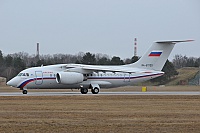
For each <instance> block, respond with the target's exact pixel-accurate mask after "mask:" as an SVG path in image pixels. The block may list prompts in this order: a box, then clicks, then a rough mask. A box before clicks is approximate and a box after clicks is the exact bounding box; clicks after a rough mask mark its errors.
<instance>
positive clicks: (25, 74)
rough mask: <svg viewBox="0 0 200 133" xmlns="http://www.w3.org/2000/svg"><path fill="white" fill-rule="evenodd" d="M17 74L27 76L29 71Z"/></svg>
mask: <svg viewBox="0 0 200 133" xmlns="http://www.w3.org/2000/svg"><path fill="white" fill-rule="evenodd" d="M17 76H29V73H19V74H18V75H17Z"/></svg>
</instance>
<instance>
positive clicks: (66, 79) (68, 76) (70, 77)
mask: <svg viewBox="0 0 200 133" xmlns="http://www.w3.org/2000/svg"><path fill="white" fill-rule="evenodd" d="M83 80H84V76H83V74H81V73H77V72H60V73H57V74H56V82H57V83H58V84H77V83H81V82H83Z"/></svg>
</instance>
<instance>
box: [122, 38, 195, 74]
mask: <svg viewBox="0 0 200 133" xmlns="http://www.w3.org/2000/svg"><path fill="white" fill-rule="evenodd" d="M190 41H193V40H182V41H157V42H154V43H153V44H152V45H151V47H150V48H149V49H148V50H147V52H146V53H145V54H144V55H143V56H142V57H141V58H140V59H139V60H138V61H137V62H135V63H132V64H129V65H125V66H129V67H138V68H143V69H152V70H157V71H161V70H162V68H163V66H164V65H165V62H166V60H167V59H168V57H169V55H170V53H171V51H172V49H173V48H174V45H175V44H176V43H179V42H190Z"/></svg>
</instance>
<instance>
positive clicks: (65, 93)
mask: <svg viewBox="0 0 200 133" xmlns="http://www.w3.org/2000/svg"><path fill="white" fill-rule="evenodd" d="M73 95H86V96H90V95H200V92H199V91H184V92H178V91H177V92H100V93H99V94H92V93H91V92H89V93H88V94H81V93H80V92H28V94H22V93H21V92H6V93H5V92H3V93H0V96H73Z"/></svg>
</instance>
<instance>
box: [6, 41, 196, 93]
mask: <svg viewBox="0 0 200 133" xmlns="http://www.w3.org/2000/svg"><path fill="white" fill-rule="evenodd" d="M190 41H193V40H180V41H157V42H154V43H153V44H152V45H151V46H150V48H149V49H148V50H147V52H146V53H145V54H144V55H143V56H142V57H141V58H140V59H139V60H138V61H137V62H135V63H132V64H127V65H118V66H114V65H110V66H108V65H107V66H106V65H105V66H104V65H85V64H56V65H47V66H41V67H32V68H28V69H25V70H23V71H21V72H20V73H19V74H18V75H17V76H15V77H14V78H12V79H11V80H10V81H8V82H7V85H9V86H12V87H16V88H20V90H22V93H23V94H27V92H28V91H27V90H28V89H80V92H81V93H82V94H87V93H88V89H91V92H92V94H98V93H99V91H100V89H101V88H114V87H120V86H127V85H135V84H137V83H139V82H144V81H147V80H150V79H153V78H156V77H159V76H162V75H163V74H164V72H162V71H161V70H162V68H163V66H164V64H165V62H166V60H167V58H168V57H169V55H170V53H171V51H172V49H173V47H174V45H175V44H176V43H180V42H190Z"/></svg>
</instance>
